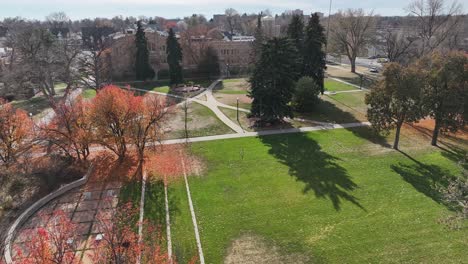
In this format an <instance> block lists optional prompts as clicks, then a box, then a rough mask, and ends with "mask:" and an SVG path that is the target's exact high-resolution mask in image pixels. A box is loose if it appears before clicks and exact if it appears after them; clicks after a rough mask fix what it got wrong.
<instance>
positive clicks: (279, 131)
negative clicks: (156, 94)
mask: <svg viewBox="0 0 468 264" xmlns="http://www.w3.org/2000/svg"><path fill="white" fill-rule="evenodd" d="M363 126H370V123H369V122H362V123H346V124H328V123H323V125H319V126H314V127H301V128H287V129H274V130H264V131H258V132H245V133H242V134H239V133H237V134H226V135H217V136H206V137H196V138H188V139H170V140H164V141H162V142H161V144H163V145H171V144H182V143H187V142H203V141H214V140H223V139H233V138H245V137H259V136H268V135H277V134H292V133H303V132H310V131H320V130H332V129H340V128H353V127H363Z"/></svg>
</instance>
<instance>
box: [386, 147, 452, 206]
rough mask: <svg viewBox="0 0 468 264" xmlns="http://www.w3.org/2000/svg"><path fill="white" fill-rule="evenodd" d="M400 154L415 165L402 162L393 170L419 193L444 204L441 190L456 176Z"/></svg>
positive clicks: (393, 167) (435, 166) (394, 166)
mask: <svg viewBox="0 0 468 264" xmlns="http://www.w3.org/2000/svg"><path fill="white" fill-rule="evenodd" d="M400 153H402V154H403V155H404V156H406V157H407V158H408V159H410V160H412V161H413V162H414V164H406V163H401V162H400V163H398V164H397V165H391V166H390V167H391V169H392V170H393V171H394V172H396V173H398V174H399V175H400V176H401V177H402V178H403V180H405V181H406V182H408V183H409V184H411V185H412V186H413V187H414V188H415V189H416V190H417V191H418V192H420V193H422V194H424V195H426V196H427V197H429V198H431V199H432V200H433V201H435V202H437V203H439V204H444V202H443V200H442V196H441V193H440V188H443V187H446V186H447V185H448V183H449V181H450V179H452V178H455V176H454V175H452V173H451V172H450V171H448V170H446V169H444V168H441V167H440V166H437V165H434V164H424V163H422V162H420V161H418V160H416V159H414V158H413V157H411V156H410V155H408V154H406V153H404V152H402V151H400Z"/></svg>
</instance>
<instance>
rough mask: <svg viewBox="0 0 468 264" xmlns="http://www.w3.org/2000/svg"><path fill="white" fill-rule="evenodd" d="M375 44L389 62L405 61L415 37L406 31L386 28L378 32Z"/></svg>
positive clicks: (410, 51)
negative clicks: (377, 39)
mask: <svg viewBox="0 0 468 264" xmlns="http://www.w3.org/2000/svg"><path fill="white" fill-rule="evenodd" d="M378 37H379V41H378V42H377V45H378V46H379V47H380V48H381V49H382V50H383V51H384V53H385V55H386V56H387V58H388V60H389V61H390V62H399V63H405V62H406V61H407V59H408V57H409V55H410V54H411V53H412V52H413V51H414V43H415V42H416V40H417V37H416V36H414V35H411V33H410V32H408V31H398V30H395V29H393V28H386V29H384V30H383V31H382V32H380V33H379V34H378Z"/></svg>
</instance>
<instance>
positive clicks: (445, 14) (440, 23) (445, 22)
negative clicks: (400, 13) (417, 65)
mask: <svg viewBox="0 0 468 264" xmlns="http://www.w3.org/2000/svg"><path fill="white" fill-rule="evenodd" d="M407 10H408V12H410V14H411V15H413V16H414V17H415V18H416V24H415V25H416V30H417V36H418V38H419V43H418V45H417V46H418V47H417V48H418V55H419V56H423V55H426V54H429V53H431V52H432V51H434V50H435V49H436V48H439V47H440V46H441V45H442V44H444V43H445V42H446V41H449V40H450V39H451V38H453V37H456V35H457V34H458V32H459V30H458V26H459V24H460V21H461V16H460V14H461V11H462V6H461V4H459V3H458V2H457V1H454V2H452V3H451V4H447V3H446V2H445V1H444V0H414V1H413V2H412V3H411V4H410V5H409V6H408V8H407Z"/></svg>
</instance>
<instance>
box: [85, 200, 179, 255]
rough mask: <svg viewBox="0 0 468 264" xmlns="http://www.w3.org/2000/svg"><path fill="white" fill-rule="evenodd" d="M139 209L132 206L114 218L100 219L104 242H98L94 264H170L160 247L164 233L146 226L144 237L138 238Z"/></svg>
mask: <svg viewBox="0 0 468 264" xmlns="http://www.w3.org/2000/svg"><path fill="white" fill-rule="evenodd" d="M138 215H139V210H138V208H136V207H134V206H133V205H132V203H126V204H122V205H120V206H118V207H117V209H116V210H115V213H114V215H113V216H112V217H108V216H105V215H98V217H97V218H98V227H99V230H100V232H101V234H100V235H101V236H102V239H101V240H99V241H96V250H95V251H94V254H93V255H92V257H93V262H94V263H113V264H118V263H137V262H138V260H140V263H148V264H150V263H157V264H163V263H170V262H169V257H168V255H167V253H166V252H165V250H164V249H163V248H162V247H161V246H160V245H161V243H160V242H161V241H160V237H161V236H160V235H158V234H160V232H159V231H158V229H157V228H154V227H153V226H151V225H150V224H149V223H147V222H145V223H144V226H145V231H144V232H143V234H144V235H143V236H142V237H141V239H140V237H139V236H138V231H137V229H138V228H136V227H137V226H138Z"/></svg>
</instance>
